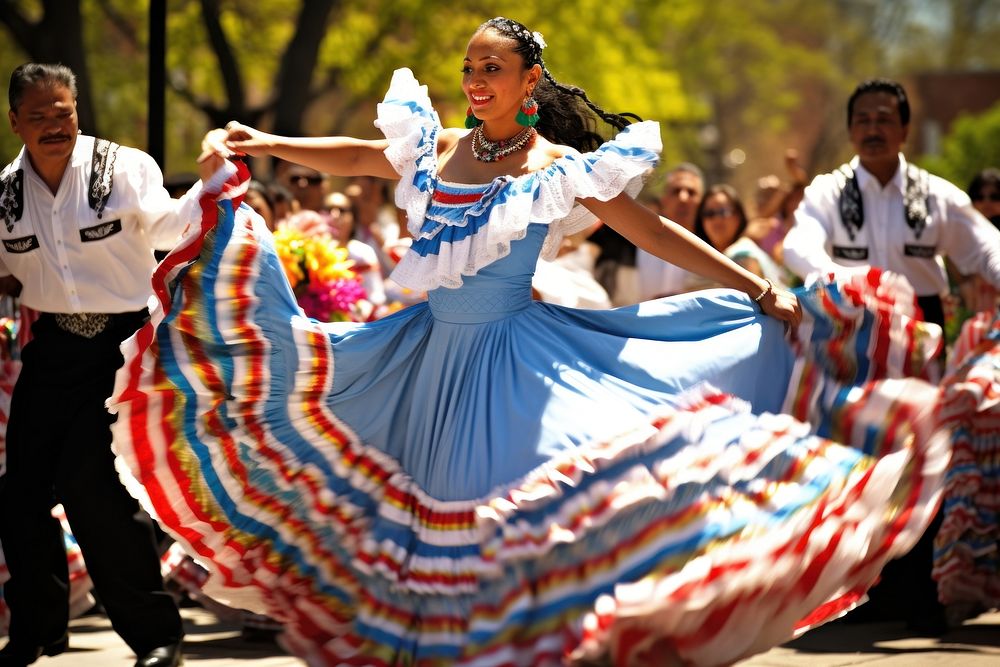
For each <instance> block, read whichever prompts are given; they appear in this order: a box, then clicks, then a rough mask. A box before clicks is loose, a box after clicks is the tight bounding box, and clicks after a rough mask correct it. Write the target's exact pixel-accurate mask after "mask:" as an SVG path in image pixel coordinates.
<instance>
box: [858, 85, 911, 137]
mask: <svg viewBox="0 0 1000 667" xmlns="http://www.w3.org/2000/svg"><path fill="white" fill-rule="evenodd" d="M865 93H889V94H890V95H893V96H894V97H895V98H896V102H897V105H896V108H898V109H899V120H900V121H901V122H902V123H903V125H909V124H910V101H909V99H907V97H906V90H905V89H904V88H903V86H902V84H899V83H896V82H895V81H891V80H889V79H869V80H868V81H862V82H861V83H859V84H858V87H857V88H855V89H854V92H853V93H851V97H850V98H849V99H848V100H847V127H851V117H852V116H853V115H854V101H855V100H857V99H858V98H859V97H861V96H862V95H864V94H865Z"/></svg>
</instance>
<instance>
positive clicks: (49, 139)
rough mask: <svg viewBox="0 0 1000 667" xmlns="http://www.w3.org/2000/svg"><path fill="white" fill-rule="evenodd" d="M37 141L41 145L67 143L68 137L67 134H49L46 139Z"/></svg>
mask: <svg viewBox="0 0 1000 667" xmlns="http://www.w3.org/2000/svg"><path fill="white" fill-rule="evenodd" d="M39 141H40V142H41V143H43V144H49V143H53V142H56V141H69V135H68V134H50V135H49V136H47V137H42V138H41V139H40V140H39Z"/></svg>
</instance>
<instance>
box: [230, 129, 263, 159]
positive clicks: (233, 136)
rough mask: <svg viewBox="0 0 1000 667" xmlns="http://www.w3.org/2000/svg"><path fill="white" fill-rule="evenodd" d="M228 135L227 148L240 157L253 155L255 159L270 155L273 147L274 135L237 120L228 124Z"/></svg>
mask: <svg viewBox="0 0 1000 667" xmlns="http://www.w3.org/2000/svg"><path fill="white" fill-rule="evenodd" d="M226 133H227V135H226V139H225V146H226V148H228V149H230V150H232V151H235V152H236V153H237V154H238V155H252V156H253V157H260V156H262V155H270V149H271V148H272V147H273V142H272V141H271V137H272V135H270V134H268V133H266V132H261V131H260V130H256V129H254V128H252V127H250V126H249V125H244V124H243V123H238V122H236V121H235V120H231V121H229V122H228V123H226Z"/></svg>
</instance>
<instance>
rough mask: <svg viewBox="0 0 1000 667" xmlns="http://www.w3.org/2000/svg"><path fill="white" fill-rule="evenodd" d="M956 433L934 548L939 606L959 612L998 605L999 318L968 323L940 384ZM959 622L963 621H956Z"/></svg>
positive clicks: (946, 416)
mask: <svg viewBox="0 0 1000 667" xmlns="http://www.w3.org/2000/svg"><path fill="white" fill-rule="evenodd" d="M942 386H943V391H944V397H943V401H942V413H943V414H942V416H943V418H944V419H945V420H946V422H947V423H948V424H949V425H950V426H951V427H952V429H953V430H952V448H953V451H954V454H953V457H954V458H953V461H952V464H951V466H950V467H949V470H948V475H947V477H946V480H945V491H944V520H943V522H942V524H941V528H940V529H939V531H938V534H937V537H936V539H935V542H934V578H935V579H936V580H937V582H938V594H939V597H940V599H941V601H942V602H943V603H944V604H946V605H949V606H953V607H955V608H956V609H965V610H968V612H969V613H970V614H973V615H974V614H975V612H976V611H977V610H985V609H992V608H995V607H997V606H998V605H1000V554H998V551H997V546H998V544H1000V318H997V317H996V316H995V314H993V313H978V314H977V315H975V316H974V317H973V318H971V319H969V320H967V321H966V323H965V324H964V326H963V328H962V331H961V333H960V334H959V338H958V340H956V343H955V348H954V350H953V351H952V355H951V360H950V362H949V369H948V373H947V375H946V377H945V379H944V382H943V383H942ZM956 620H960V619H956Z"/></svg>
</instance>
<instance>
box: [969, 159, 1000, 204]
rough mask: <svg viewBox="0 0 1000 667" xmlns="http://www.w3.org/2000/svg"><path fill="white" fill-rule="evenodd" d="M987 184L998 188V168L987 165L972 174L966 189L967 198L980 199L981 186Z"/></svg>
mask: <svg viewBox="0 0 1000 667" xmlns="http://www.w3.org/2000/svg"><path fill="white" fill-rule="evenodd" d="M987 185H992V186H993V187H994V188H997V189H998V190H1000V169H997V168H996V167H987V168H986V169H983V170H982V171H980V172H979V173H978V174H976V175H975V176H973V177H972V180H971V181H969V188H968V189H967V190H966V192H967V193H968V194H969V198H970V199H972V201H976V200H979V199H982V197H983V188H984V187H985V186H987Z"/></svg>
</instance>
